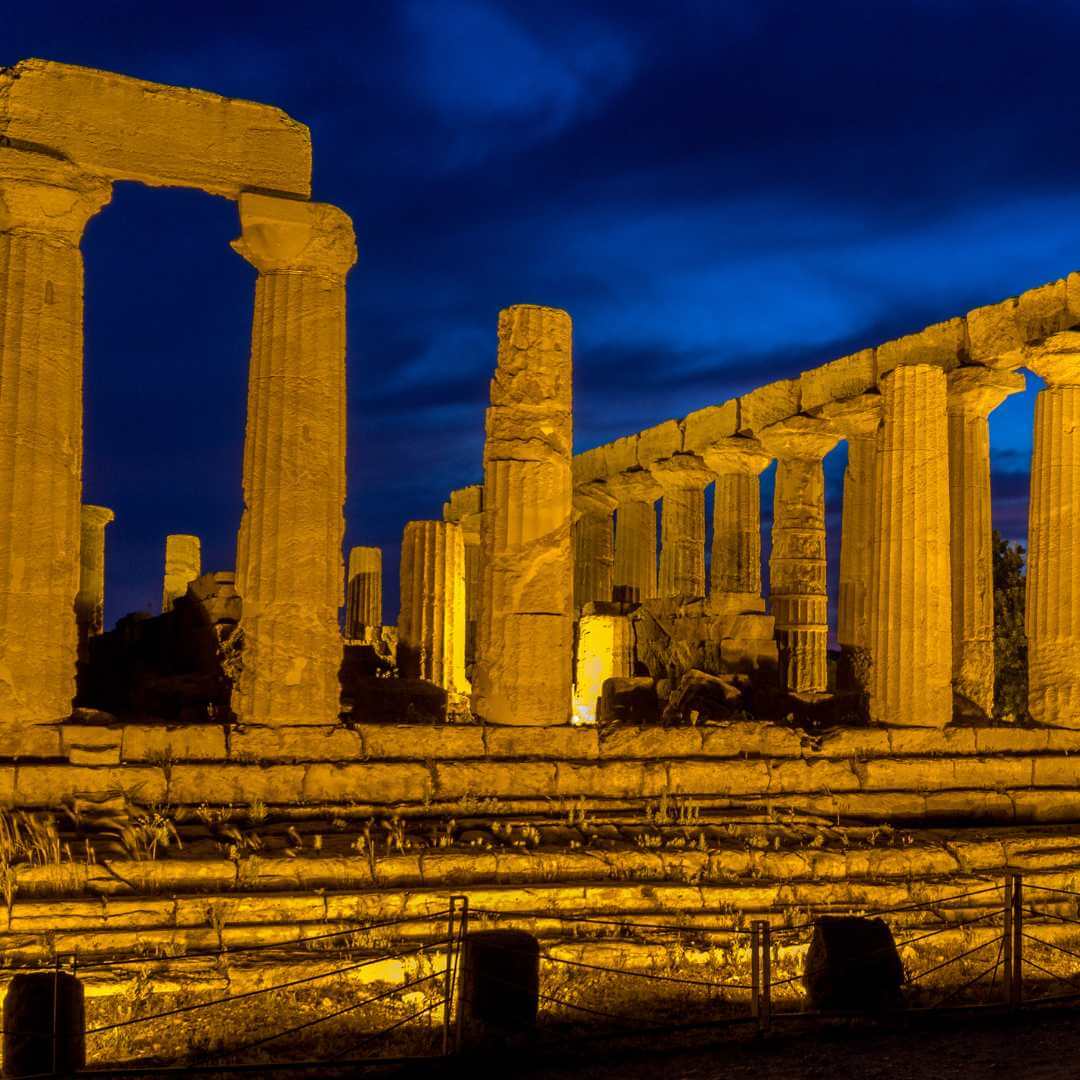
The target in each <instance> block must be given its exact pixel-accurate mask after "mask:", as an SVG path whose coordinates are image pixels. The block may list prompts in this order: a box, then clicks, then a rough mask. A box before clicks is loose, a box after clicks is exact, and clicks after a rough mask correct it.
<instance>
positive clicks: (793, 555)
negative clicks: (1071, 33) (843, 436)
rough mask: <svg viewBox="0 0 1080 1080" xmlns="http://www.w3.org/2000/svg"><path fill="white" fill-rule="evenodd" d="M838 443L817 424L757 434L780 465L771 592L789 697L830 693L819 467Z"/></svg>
mask: <svg viewBox="0 0 1080 1080" xmlns="http://www.w3.org/2000/svg"><path fill="white" fill-rule="evenodd" d="M837 440H838V436H837V435H836V434H835V433H834V432H832V431H831V430H830V429H829V428H828V427H827V426H826V425H825V424H824V423H823V422H822V421H820V420H811V419H810V418H808V417H793V418H792V419H791V420H787V421H781V422H780V423H778V424H774V425H773V426H772V427H769V428H766V429H765V430H764V431H763V432H762V434H761V441H762V445H763V446H764V447H765V449H766V451H768V452H769V453H770V454H772V455H773V456H774V457H776V458H777V459H778V461H777V467H776V486H775V493H774V497H773V527H772V552H771V553H770V555H769V589H770V593H771V606H772V615H773V617H774V618H775V620H776V641H777V645H778V646H779V650H780V677H781V681H782V684H783V685H784V687H785V688H786V689H787V690H790V691H791V692H792V693H816V692H823V691H824V690H826V689H827V687H828V660H827V658H828V636H829V611H828V608H829V600H828V593H827V589H826V580H825V575H826V564H825V474H824V470H823V468H822V459H823V458H824V456H825V455H826V454H827V453H829V451H830V450H832V448H833V447H834V446H835V445H836V443H837Z"/></svg>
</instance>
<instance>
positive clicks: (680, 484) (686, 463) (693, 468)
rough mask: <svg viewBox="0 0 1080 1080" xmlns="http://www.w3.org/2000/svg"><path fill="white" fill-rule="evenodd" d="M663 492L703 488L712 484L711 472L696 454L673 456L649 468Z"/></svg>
mask: <svg viewBox="0 0 1080 1080" xmlns="http://www.w3.org/2000/svg"><path fill="white" fill-rule="evenodd" d="M649 471H650V472H651V473H652V475H653V478H654V479H655V480H656V482H657V483H658V484H659V485H660V486H661V487H662V488H664V490H680V489H684V490H685V489H695V488H705V487H708V486H709V484H711V483H712V482H713V479H714V477H713V472H712V470H711V469H710V468H709V467H708V466H707V465H706V464H705V462H704V461H703V460H702V459H701V458H700V457H698V455H697V454H674V455H672V456H671V457H669V458H664V459H663V460H661V461H654V462H653V463H652V464H651V465H650V466H649Z"/></svg>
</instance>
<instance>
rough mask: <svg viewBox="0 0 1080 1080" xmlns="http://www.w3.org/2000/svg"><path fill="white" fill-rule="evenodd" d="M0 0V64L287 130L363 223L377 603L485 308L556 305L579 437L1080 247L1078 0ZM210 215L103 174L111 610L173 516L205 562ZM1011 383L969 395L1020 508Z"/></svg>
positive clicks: (216, 506)
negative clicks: (304, 129)
mask: <svg viewBox="0 0 1080 1080" xmlns="http://www.w3.org/2000/svg"><path fill="white" fill-rule="evenodd" d="M3 8H4V11H3V19H2V21H0V64H8V63H14V62H15V61H17V60H19V59H22V58H24V57H30V56H39V57H44V58H47V59H54V60H62V61H67V62H70V63H77V64H85V65H88V66H92V67H100V68H105V69H109V70H114V71H119V72H123V73H125V74H130V75H136V76H140V77H142V78H146V79H152V80H155V81H159V82H164V83H173V84H179V85H188V86H196V87H200V88H204V89H207V90H213V91H217V92H219V93H223V94H228V95H232V96H235V97H243V98H251V99H254V100H256V101H263V102H268V103H271V104H274V105H278V106H280V107H281V108H283V109H285V110H286V111H287V112H289V113H290V114H291V115H293V116H294V117H296V118H297V119H299V120H301V121H303V122H304V123H306V124H308V125H309V126H310V127H311V131H312V137H313V141H314V156H315V178H314V197H315V198H317V199H320V200H323V201H327V202H332V203H336V204H338V205H340V206H341V207H343V208H344V209H345V210H346V211H347V212H348V213H349V214H350V215H351V216H352V218H353V220H354V222H355V224H356V230H357V238H358V245H359V249H360V262H359V264H358V266H357V268H356V269H355V270H354V271H353V274H352V276H351V278H350V293H349V404H350V430H349V438H350V446H349V462H348V467H349V500H348V506H347V519H348V529H347V535H346V543H347V545H352V544H377V545H380V546H382V547H383V548H384V560H385V564H386V566H387V570H388V573H387V583H386V590H387V601H386V613H385V616H386V619H387V621H393V620H394V619H395V618H396V614H397V613H396V598H397V588H396V577H397V574H396V561H397V558H398V544H399V539H400V534H401V529H402V526H403V524H404V522H405V521H407V520H408V519H410V518H425V517H438V516H439V515H440V512H441V505H442V501H443V499H444V497H445V495H446V493H447V491H449V490H450V489H451V488H453V487H457V486H460V485H462V484H465V483H470V482H475V481H477V480H479V479H480V454H481V448H482V434H483V411H484V406H485V402H486V395H487V386H488V379H489V377H490V374H491V370H492V367H493V364H494V360H495V325H496V314H497V312H498V309H499V308H501V307H504V306H506V305H508V304H512V303H519V302H529V303H541V304H549V305H553V306H557V307H564V308H566V309H567V310H568V311H569V312H570V313H571V314H572V316H573V318H574V322H575V366H576V391H575V392H576V402H575V405H576V411H575V425H576V443H577V447H578V449H587V448H589V447H591V446H594V445H596V444H597V443H600V442H603V441H606V440H607V439H609V438H613V437H616V436H618V435H622V434H626V433H629V432H632V431H636V430H638V429H640V428H642V427H646V426H649V425H651V424H654V423H657V422H659V421H661V420H664V419H666V418H668V417H670V416H682V415H684V414H685V413H687V412H689V411H691V410H693V409H696V408H700V407H701V406H704V405H707V404H710V403H714V402H719V401H722V400H724V399H725V398H728V397H731V396H732V395H734V394H737V393H740V392H743V391H746V390H748V389H752V388H753V387H754V386H756V385H759V384H761V383H764V382H767V381H770V380H772V379H776V378H781V377H784V376H787V375H792V374H795V373H797V372H798V371H800V370H802V369H804V368H807V367H811V366H814V365H816V364H819V363H823V362H825V361H827V360H830V359H832V358H834V357H836V356H840V355H843V354H845V353H847V352H849V351H851V350H852V349H855V348H859V347H864V346H868V345H874V344H877V343H879V342H881V341H885V340H888V339H889V338H891V337H896V336H898V335H900V334H902V333H906V332H909V331H912V330H916V329H919V328H921V327H922V326H924V325H926V324H927V323H930V322H935V321H937V320H940V319H943V318H947V317H950V316H953V315H957V314H962V313H963V312H964V311H966V310H968V309H969V308H971V307H975V306H977V305H980V304H983V303H990V302H992V301H995V300H998V299H1001V298H1003V297H1005V296H1008V295H1011V294H1014V293H1017V292H1020V291H1023V290H1024V289H1026V288H1029V287H1031V286H1034V285H1037V284H1040V283H1042V282H1044V281H1048V280H1051V279H1054V278H1058V277H1061V276H1063V275H1065V274H1066V273H1067V272H1069V271H1070V270H1072V269H1076V268H1080V197H1078V192H1077V187H1078V184H1077V177H1078V173H1080V140H1078V139H1077V138H1076V132H1075V126H1076V116H1077V97H1078V88H1080V77H1078V68H1080V60H1078V57H1080V5H1076V4H1070V3H1055V2H1052V0H1043V2H1042V3H1040V4H1037V5H1036V4H1031V3H1029V2H1020V0H1017V2H1015V3H1006V2H994V0H978V2H970V3H962V2H953V0H927V2H922V0H919V2H910V3H892V2H888V0H884V2H876V3H870V4H867V3H865V2H861V3H857V4H855V3H852V4H848V3H827V4H815V3H796V2H788V3H771V2H767V0H753V2H748V3H738V4H736V3H724V2H720V0H717V2H714V3H678V2H676V3H666V4H657V3H649V4H639V3H615V4H597V5H590V6H588V7H585V6H579V5H574V4H567V3H562V2H560V0H546V2H544V3H535V2H528V3H509V2H496V0H491V2H485V0H462V2H458V0H432V2H401V3H394V2H384V3H371V4H364V3H349V4H340V5H335V4H333V3H329V4H307V5H302V4H288V5H275V4H257V5H251V6H250V7H245V8H241V7H239V6H236V5H229V4H224V3H223V4H220V5H219V4H213V5H208V6H206V7H205V8H203V7H200V6H199V5H197V4H184V5H176V6H175V7H173V6H172V5H169V4H165V3H147V2H146V0H139V2H136V3H111V2H109V0H98V2H97V3H96V4H85V5H84V4H79V5H74V4H73V5H70V6H68V5H66V4H61V3H50V2H49V0H45V2H42V3H37V4H35V3H32V2H26V0H19V2H18V3H15V2H14V0H12V2H9V3H7V4H5V5H3ZM223 12H224V13H223ZM237 232H238V226H237V218H236V211H235V207H234V206H233V204H232V203H230V202H228V201H226V200H223V199H218V198H214V197H212V196H209V195H202V194H200V193H197V192H182V191H163V190H152V189H146V188H141V187H138V186H136V185H132V184H122V185H117V187H116V189H115V193H114V198H113V203H112V205H111V206H109V207H107V208H106V210H105V211H104V212H103V213H102V214H101V215H100V216H99V217H98V218H96V219H94V220H93V221H92V222H91V225H90V227H89V230H88V233H87V237H86V241H85V245H84V248H85V252H86V263H87V294H86V299H87V315H86V318H87V343H86V374H87V392H86V406H87V415H86V472H85V476H86V484H85V501H87V502H96V503H103V504H105V505H107V506H110V507H113V508H114V509H115V511H116V515H117V520H116V523H115V524H114V525H112V526H111V527H110V531H109V576H108V588H109V593H108V620H109V622H110V623H111V622H112V621H114V620H115V619H116V618H117V617H119V616H120V615H121V614H123V613H124V612H126V611H129V610H132V609H135V608H140V607H141V608H148V609H150V610H156V605H157V603H158V602H159V597H160V588H161V586H160V581H161V569H162V556H163V544H164V537H165V535H166V533H169V532H194V533H197V534H200V535H201V536H202V537H203V544H204V566H205V567H206V568H207V569H217V568H225V567H231V566H232V564H233V549H234V545H235V536H236V529H237V525H238V522H239V515H240V508H241V503H240V455H241V447H242V441H243V424H244V399H245V384H246V371H247V357H248V345H249V332H250V320H251V312H252V300H253V281H254V271H253V270H252V269H251V268H250V267H249V266H248V265H247V264H246V263H245V262H244V261H243V260H242V259H240V258H239V257H238V256H237V255H235V254H234V253H233V252H232V251H231V250H230V249H229V247H228V241H229V240H231V239H232V238H233V237H234V236H235V235H236V234H237ZM1036 384H1037V380H1036V379H1035V378H1034V377H1033V376H1029V387H1034V386H1035V385H1036ZM1033 396H1034V395H1033V389H1030V388H1029V391H1028V392H1027V393H1026V394H1023V395H1018V396H1016V397H1014V398H1011V399H1009V401H1007V402H1006V403H1005V404H1004V405H1003V406H1002V407H1001V408H1000V409H999V410H998V411H997V412H996V413H995V414H994V415H993V417H992V419H991V431H992V441H993V449H994V512H995V524H996V525H997V526H998V527H999V528H1000V529H1001V530H1002V531H1003V532H1005V533H1006V534H1007V535H1009V536H1010V537H1013V538H1015V539H1023V536H1024V533H1025V530H1026V522H1025V517H1026V505H1027V467H1028V455H1029V452H1030V439H1031V412H1032V407H1033ZM843 456H844V455H843V450H842V448H841V449H839V450H838V451H837V452H836V453H834V454H833V455H832V456H831V457H830V459H829V461H828V472H829V476H830V488H829V495H830V502H829V510H830V521H831V523H832V524H835V523H836V522H838V515H839V509H840V503H839V477H840V473H841V472H842V468H843ZM769 488H770V480H769V477H768V474H767V478H766V488H765V491H764V492H763V505H764V506H766V507H767V506H768V505H769ZM832 531H833V533H834V534H835V533H836V532H837V531H838V530H837V528H833V530H832ZM833 569H834V570H835V561H834V564H833Z"/></svg>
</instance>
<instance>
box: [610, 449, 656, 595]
mask: <svg viewBox="0 0 1080 1080" xmlns="http://www.w3.org/2000/svg"><path fill="white" fill-rule="evenodd" d="M607 487H608V490H609V491H610V492H611V493H612V495H614V496H615V498H616V500H617V509H616V511H615V572H614V576H613V582H612V584H613V590H612V595H613V597H615V598H618V599H620V600H624V601H628V602H629V603H633V604H637V603H640V602H641V601H642V600H650V599H652V598H653V597H654V596H655V595H656V500H657V499H659V498H660V494H661V487H660V485H659V484H658V483H657V482H656V481H655V480H654V479H653V477H652V473H650V472H649V471H648V470H647V469H630V470H629V471H627V472H623V473H619V474H618V475H617V476H612V477H609V478H608V481H607Z"/></svg>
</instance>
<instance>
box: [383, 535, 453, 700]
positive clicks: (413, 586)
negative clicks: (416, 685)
mask: <svg viewBox="0 0 1080 1080" xmlns="http://www.w3.org/2000/svg"><path fill="white" fill-rule="evenodd" d="M398 666H399V668H400V669H401V674H402V677H403V678H406V679H426V680H427V681H428V682H433V683H435V684H436V685H437V686H441V687H443V688H444V689H445V690H446V691H447V692H448V693H451V694H463V693H466V692H467V691H468V689H469V684H468V682H467V681H466V679H465V542H464V540H463V539H462V536H461V526H460V525H455V524H454V523H453V522H451V521H410V522H409V523H408V524H407V525H406V526H405V533H404V536H403V537H402V541H401V614H400V615H399V616H398Z"/></svg>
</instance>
